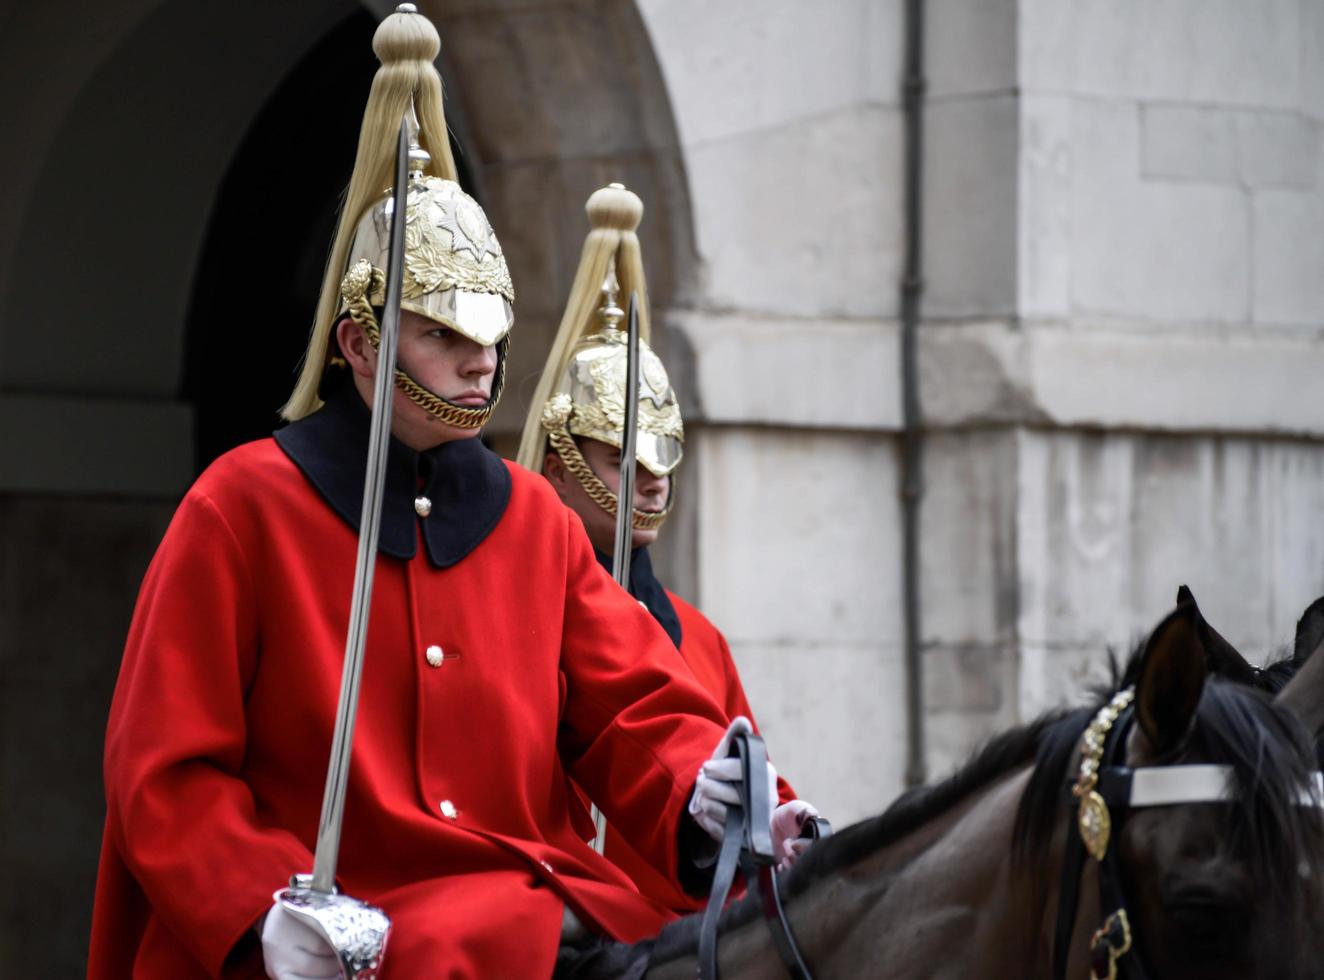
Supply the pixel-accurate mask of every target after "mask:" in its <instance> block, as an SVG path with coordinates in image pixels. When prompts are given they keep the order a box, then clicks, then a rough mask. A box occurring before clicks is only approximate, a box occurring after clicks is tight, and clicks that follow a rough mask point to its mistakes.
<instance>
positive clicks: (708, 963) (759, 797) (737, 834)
mask: <svg viewBox="0 0 1324 980" xmlns="http://www.w3.org/2000/svg"><path fill="white" fill-rule="evenodd" d="M730 755H731V756H733V757H736V756H738V757H739V758H740V770H741V780H740V804H739V805H729V806H727V809H726V826H725V828H724V830H723V834H722V848H721V850H720V851H719V852H718V855H717V868H716V870H715V871H714V872H713V884H712V889H711V890H710V891H709V894H708V906H707V908H705V909H704V912H703V920H702V922H701V923H700V926H699V980H717V920H718V919H719V918H720V917H721V914H722V907H723V906H724V905H725V904H726V898H727V896H728V895H729V894H730V893H731V884H732V882H733V881H734V880H735V874H736V866H737V864H739V866H740V869H741V871H742V872H744V875H745V886H746V888H747V889H748V891H749V894H750V895H757V896H758V902H759V904H760V906H761V907H762V909H763V918H764V921H766V922H767V923H768V929H769V930H770V931H771V932H772V940H773V942H774V943H775V944H776V946H777V952H778V953H779V954H781V958H782V963H784V964H785V965H786V970H787V972H788V973H789V974H790V975H791V976H792V977H793V978H795V980H812V976H811V974H810V972H809V967H808V966H806V965H805V961H804V957H803V956H802V955H801V954H800V947H799V946H798V945H797V944H796V941H795V934H794V933H793V932H792V931H791V924H790V923H789V922H787V921H786V913H785V911H784V909H783V908H782V898H781V891H780V889H779V887H778V884H777V870H776V863H777V857H776V854H775V853H774V852H773V847H772V813H771V811H770V810H769V801H768V794H767V793H765V792H762V790H763V788H764V787H765V786H766V785H767V781H766V779H765V767H766V766H767V760H768V755H767V752H766V750H765V749H764V746H763V739H761V738H759V736H757V735H754V734H750V733H740V734H737V735H735V736H734V737H733V738H732V740H731V751H730ZM754 767H757V769H756V770H755V769H754ZM751 770H754V771H752V772H751ZM752 787H756V788H757V789H758V790H759V791H758V792H751V788H752ZM831 833H832V825H831V824H830V823H828V822H827V821H826V820H824V819H823V818H822V817H817V816H815V817H810V818H809V819H807V820H806V821H805V824H804V829H803V830H802V831H801V834H800V836H801V837H808V838H810V839H821V838H824V837H827V836H829V835H830V834H831Z"/></svg>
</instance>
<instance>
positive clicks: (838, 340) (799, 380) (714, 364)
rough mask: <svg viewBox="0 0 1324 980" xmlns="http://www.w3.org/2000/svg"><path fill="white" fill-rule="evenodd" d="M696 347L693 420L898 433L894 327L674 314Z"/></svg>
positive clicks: (671, 322)
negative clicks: (695, 413) (696, 417)
mask: <svg viewBox="0 0 1324 980" xmlns="http://www.w3.org/2000/svg"><path fill="white" fill-rule="evenodd" d="M667 324H668V326H669V327H670V328H672V329H676V330H679V331H681V332H683V333H684V334H685V336H686V338H687V339H688V341H689V345H690V349H691V350H692V351H693V358H694V367H695V386H694V387H695V391H694V394H695V395H696V396H697V399H696V400H697V401H698V405H697V411H698V417H699V418H702V419H705V420H707V421H708V422H716V423H723V424H746V423H755V422H757V423H762V424H768V423H771V424H774V425H785V426H793V427H810V428H839V429H894V428H896V427H898V426H899V425H900V423H901V401H900V398H901V395H900V387H901V382H900V366H899V361H898V358H899V352H898V349H897V343H898V337H897V329H896V324H895V323H892V322H888V321H864V320H808V319H806V320H788V319H784V318H780V317H758V316H748V315H740V314H719V313H701V312H698V311H688V310H676V311H673V312H672V313H671V314H670V315H669V316H668V317H667Z"/></svg>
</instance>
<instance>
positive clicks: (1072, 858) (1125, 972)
mask: <svg viewBox="0 0 1324 980" xmlns="http://www.w3.org/2000/svg"><path fill="white" fill-rule="evenodd" d="M1134 697H1135V689H1134V688H1127V689H1126V690H1125V691H1121V692H1120V693H1118V694H1117V695H1115V696H1114V697H1113V699H1112V700H1111V701H1110V702H1108V704H1106V705H1104V707H1103V708H1101V709H1100V710H1099V712H1098V714H1096V715H1095V716H1094V720H1093V721H1091V722H1090V724H1089V726H1088V727H1087V728H1086V729H1085V734H1084V735H1082V736H1081V747H1080V767H1079V770H1078V772H1077V774H1076V776H1075V779H1074V780H1073V784H1072V786H1071V790H1070V792H1071V798H1072V803H1073V806H1072V812H1073V813H1074V814H1075V816H1076V830H1075V832H1073V831H1072V830H1071V829H1068V831H1067V846H1066V854H1065V855H1064V857H1063V861H1062V881H1061V887H1060V888H1059V891H1058V908H1057V926H1056V929H1055V931H1054V938H1053V980H1066V975H1067V954H1068V952H1069V950H1070V948H1071V934H1072V932H1073V930H1074V927H1075V922H1076V906H1077V903H1078V900H1079V896H1080V879H1081V874H1082V872H1083V871H1084V868H1085V859H1086V857H1087V856H1088V857H1092V858H1094V860H1095V861H1096V862H1098V865H1099V908H1100V910H1102V913H1103V915H1104V920H1103V922H1102V923H1101V924H1100V925H1099V927H1098V928H1097V929H1096V930H1095V931H1094V934H1093V935H1092V936H1091V938H1090V978H1091V980H1117V978H1119V977H1120V978H1122V980H1149V977H1150V974H1149V973H1148V972H1147V971H1146V970H1145V966H1144V961H1143V960H1141V958H1140V953H1139V952H1138V951H1137V950H1135V949H1134V943H1133V941H1132V940H1133V935H1132V931H1131V918H1130V915H1129V913H1128V912H1127V908H1126V891H1125V889H1124V887H1123V884H1122V882H1123V878H1122V869H1121V864H1120V861H1119V860H1118V857H1117V848H1115V847H1109V842H1110V840H1111V839H1112V837H1113V836H1114V832H1115V831H1116V829H1117V828H1118V827H1119V826H1120V823H1121V820H1122V818H1123V817H1124V816H1125V814H1126V813H1127V812H1129V811H1130V810H1134V809H1138V808H1140V807H1150V806H1176V805H1181V804H1187V803H1221V802H1225V801H1227V800H1228V799H1229V798H1230V796H1231V791H1232V767H1231V766H1224V765H1172V766H1137V767H1135V768H1128V767H1127V766H1126V765H1124V762H1125V752H1126V749H1125V746H1126V741H1127V734H1128V732H1129V731H1130V728H1131V725H1132V724H1133V723H1134V721H1135V709H1134V708H1133V706H1132V704H1131V702H1132V700H1133V699H1134ZM1297 803H1298V805H1301V806H1314V807H1319V806H1324V775H1321V773H1320V772H1318V771H1316V772H1315V773H1314V777H1313V780H1312V783H1311V786H1310V787H1307V788H1304V789H1303V790H1302V792H1301V796H1300V798H1299V799H1298V800H1297ZM1128 954H1129V955H1128Z"/></svg>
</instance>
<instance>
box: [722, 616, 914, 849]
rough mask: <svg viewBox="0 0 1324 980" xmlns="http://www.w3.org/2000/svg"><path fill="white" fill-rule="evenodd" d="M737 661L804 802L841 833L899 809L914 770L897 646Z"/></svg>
mask: <svg viewBox="0 0 1324 980" xmlns="http://www.w3.org/2000/svg"><path fill="white" fill-rule="evenodd" d="M732 656H733V657H734V659H735V661H736V665H737V666H738V668H739V670H740V676H741V679H742V681H743V682H744V685H745V692H746V694H748V695H749V701H750V707H751V708H752V709H753V711H754V716H755V718H756V719H757V720H758V723H759V728H760V730H761V731H762V733H763V735H764V737H765V738H766V740H767V744H768V752H769V754H770V756H771V758H772V761H773V764H774V765H775V766H776V767H777V771H778V772H779V773H781V774H782V775H784V776H785V777H786V778H787V779H788V780H789V781H790V783H791V785H792V786H794V787H795V790H796V792H797V793H798V794H799V795H800V796H801V797H802V798H803V799H806V800H809V801H810V802H812V803H813V804H814V805H815V806H816V807H818V809H819V811H820V812H821V813H822V814H823V815H824V816H826V817H827V818H828V819H829V820H831V821H832V823H833V825H834V826H835V827H838V828H840V827H845V826H846V825H848V824H850V823H853V822H855V821H856V820H863V819H864V818H865V817H870V816H873V815H875V814H877V813H881V812H882V811H883V809H884V808H885V807H886V806H887V805H888V804H889V803H891V802H892V800H893V799H894V798H895V797H896V795H897V794H898V793H899V792H900V791H901V789H902V787H903V783H904V778H905V761H906V755H905V739H906V709H905V687H904V685H903V684H902V682H901V680H900V678H901V677H902V676H903V670H904V668H903V665H902V662H901V654H900V651H899V650H898V648H897V647H896V646H895V645H893V644H889V643H885V642H884V643H875V644H863V645H837V644H832V643H803V644H798V645H797V646H795V647H794V648H786V647H770V646H765V645H763V644H751V643H733V644H732ZM810 733H812V736H813V737H812V738H809V737H806V736H807V735H809V734H810Z"/></svg>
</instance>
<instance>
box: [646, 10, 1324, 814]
mask: <svg viewBox="0 0 1324 980" xmlns="http://www.w3.org/2000/svg"><path fill="white" fill-rule="evenodd" d="M696 6H697V5H695V4H687V3H675V2H661V0H645V2H642V3H641V4H640V7H641V9H642V10H643V12H644V16H645V19H646V22H647V24H648V27H649V30H650V33H651V34H652V37H653V41H654V46H655V48H656V50H657V52H658V60H659V63H660V65H661V69H662V72H663V75H664V77H665V79H666V81H667V86H668V90H669V92H670V95H671V99H672V102H673V107H674V111H675V114H676V120H677V127H678V131H679V133H680V137H681V141H682V144H683V150H684V161H685V166H686V172H687V174H688V176H689V179H690V183H691V190H692V199H693V204H694V221H695V228H696V241H697V245H698V251H699V260H700V263H701V277H700V282H701V288H700V289H699V291H698V292H697V293H696V294H695V295H692V296H678V297H677V299H676V301H675V307H674V308H673V309H672V310H671V311H670V317H669V322H670V323H671V324H672V325H674V326H676V327H678V328H679V329H680V330H681V331H683V333H684V335H685V336H686V337H687V338H689V341H690V343H691V345H692V348H693V360H694V372H695V373H694V386H695V389H696V392H697V394H696V396H695V403H696V409H697V411H696V412H694V413H692V414H691V416H690V417H688V418H687V426H688V427H689V430H690V431H691V432H695V431H697V432H698V433H699V435H698V440H699V441H700V442H701V446H702V449H701V453H700V454H699V465H700V466H701V467H703V470H704V472H703V473H702V475H701V476H700V489H699V493H700V495H701V499H700V500H699V502H698V505H697V510H698V514H699V516H698V526H697V534H696V548H697V552H698V558H697V567H698V569H699V578H698V582H697V586H696V595H695V596H694V598H695V599H696V600H697V601H698V603H699V604H700V606H701V607H702V608H703V609H704V610H705V611H706V612H707V613H708V614H709V616H710V617H711V618H712V619H713V620H714V621H715V622H716V623H717V624H718V625H719V626H720V627H722V628H724V629H726V630H727V632H728V635H729V636H730V637H731V638H732V641H733V647H734V649H735V650H736V656H737V658H738V661H739V663H740V665H741V667H742V671H743V672H744V676H745V682H746V685H747V687H748V688H749V690H750V692H751V697H752V699H753V702H754V707H755V710H756V711H757V712H758V713H759V715H760V720H761V722H762V723H763V725H764V727H765V728H766V729H767V731H768V734H769V736H770V741H771V743H772V746H773V748H774V750H775V751H776V753H777V758H778V761H779V762H780V763H781V765H782V769H783V771H784V772H786V773H787V774H788V775H789V776H790V777H791V778H792V779H793V780H794V781H796V782H797V785H799V786H800V787H801V789H802V790H803V791H804V792H805V794H806V795H808V796H810V797H811V798H813V799H815V800H816V801H818V802H819V803H820V805H823V806H825V807H827V808H828V809H829V810H830V811H831V812H832V813H833V815H834V816H835V817H839V818H841V819H846V820H849V819H852V818H854V817H859V816H863V815H864V814H865V813H867V812H869V811H870V810H871V809H873V808H876V806H877V805H878V804H879V802H880V801H883V800H885V799H887V798H888V797H889V796H890V795H891V794H893V793H894V792H895V791H896V790H897V789H898V788H900V785H901V772H902V768H903V765H904V759H905V745H904V734H905V729H904V715H903V709H904V704H903V701H902V697H901V691H902V686H903V683H904V673H903V671H902V668H901V660H900V656H901V654H900V649H901V638H902V623H901V619H900V608H899V602H900V595H901V580H900V555H899V541H900V529H899V521H900V510H899V507H898V503H897V490H898V471H897V457H896V448H895V433H896V431H897V429H898V428H899V421H900V418H899V410H898V397H899V396H898V387H899V373H898V360H897V325H896V320H895V317H896V314H897V296H898V282H899V277H900V262H901V258H902V256H901V251H900V250H901V244H902V224H901V161H902V152H903V148H902V144H901V118H900V113H899V109H898V105H897V101H898V100H897V93H898V92H899V89H900V70H901V53H902V51H901V43H902V42H901V37H902V18H901V4H900V3H898V2H894V0H884V2H874V3H868V2H847V0H841V2H834V3H829V4H827V5H825V6H824V7H822V9H820V8H819V7H818V6H816V7H815V8H814V9H813V10H812V11H811V10H809V9H807V8H805V7H804V6H803V5H800V4H794V3H771V4H770V3H753V2H749V3H728V4H723V5H722V6H721V9H720V13H715V14H714V13H712V12H711V11H710V8H709V7H708V6H705V11H704V12H705V18H704V29H702V30H696V29H695V27H694V24H695V23H696V22H697V20H698V18H697V16H696V14H695V9H696ZM926 16H927V42H926V52H925V55H926V59H927V74H928V82H929V86H928V91H927V101H926V105H925V128H924V140H925V148H924V154H925V157H924V196H923V205H924V239H923V241H924V249H923V257H924V266H925V268H924V274H925V286H926V288H925V293H924V298H923V304H924V305H923V310H924V318H925V319H924V324H923V327H922V334H921V337H922V339H921V349H920V368H921V396H922V404H923V413H924V417H925V422H926V425H927V426H928V437H927V440H926V445H925V464H924V465H925V477H926V478H925V485H926V491H925V498H924V504H923V512H922V519H921V554H922V558H921V566H922V568H921V581H922V589H923V593H922V594H923V608H922V620H923V641H924V672H925V679H926V705H927V708H926V723H927V737H928V750H929V751H928V761H929V764H930V771H931V772H932V773H933V774H940V773H941V772H943V771H945V770H946V769H947V768H949V767H950V766H952V765H953V764H955V763H956V762H957V761H959V759H961V758H962V757H963V756H964V755H965V754H966V753H967V752H968V751H969V750H970V749H971V748H972V747H973V746H974V745H975V744H977V743H978V742H979V741H980V740H981V739H982V738H984V737H986V736H987V735H988V734H990V733H991V732H994V731H997V730H999V729H1000V728H1003V727H1005V726H1007V725H1009V724H1012V723H1015V722H1018V721H1020V720H1023V719H1026V718H1027V717H1029V716H1031V715H1033V714H1034V713H1035V712H1037V711H1039V710H1040V709H1042V708H1044V707H1046V706H1048V705H1052V704H1056V703H1058V702H1060V701H1061V700H1062V699H1065V698H1070V697H1073V696H1077V697H1078V696H1080V694H1081V692H1082V689H1083V686H1084V685H1085V684H1086V683H1089V682H1093V681H1094V680H1097V679H1099V678H1100V677H1101V676H1102V675H1103V674H1104V672H1106V669H1107V663H1108V659H1107V658H1108V651H1109V649H1110V648H1111V649H1113V650H1115V651H1116V652H1117V653H1119V654H1124V653H1125V652H1127V651H1128V650H1129V649H1130V647H1131V645H1132V644H1133V643H1134V642H1135V641H1136V640H1137V639H1138V638H1139V637H1140V636H1141V635H1143V632H1144V631H1145V630H1146V629H1148V628H1149V627H1150V626H1152V625H1153V623H1154V622H1155V621H1156V620H1157V618H1158V616H1159V615H1160V614H1161V613H1162V612H1163V611H1164V610H1165V609H1166V608H1168V606H1169V605H1170V604H1171V602H1172V598H1173V595H1174V594H1175V590H1176V587H1177V585H1178V584H1180V583H1182V582H1186V583H1189V584H1190V585H1191V586H1192V588H1194V589H1195V591H1196V593H1197V595H1198V596H1200V598H1201V601H1202V604H1203V605H1204V606H1205V607H1206V609H1207V612H1208V613H1209V615H1210V616H1211V617H1212V618H1213V619H1214V620H1215V621H1216V622H1217V623H1218V625H1219V628H1220V629H1222V630H1223V631H1224V632H1225V633H1226V634H1227V635H1228V636H1229V637H1230V638H1231V639H1233V640H1234V642H1237V643H1240V644H1242V645H1243V649H1245V650H1246V652H1248V653H1249V654H1251V655H1253V656H1259V657H1261V658H1262V657H1263V656H1266V655H1268V653H1269V651H1270V650H1271V649H1272V648H1273V647H1274V645H1275V644H1277V643H1281V642H1283V641H1285V640H1286V639H1287V638H1288V637H1289V636H1290V635H1291V629H1292V625H1293V622H1294V619H1295V617H1296V615H1297V614H1299V612H1300V610H1301V609H1302V608H1303V607H1304V605H1305V604H1306V602H1307V600H1308V599H1310V598H1312V597H1313V596H1315V595H1317V594H1319V593H1321V592H1324V561H1321V557H1324V526H1321V525H1320V524H1319V522H1318V520H1316V519H1315V516H1314V515H1317V514H1318V512H1319V509H1318V507H1319V503H1320V500H1319V491H1318V489H1317V488H1318V485H1319V484H1318V475H1319V474H1318V470H1319V467H1320V465H1321V460H1322V459H1324V446H1322V445H1321V439H1322V438H1324V401H1321V400H1320V399H1318V398H1314V397H1312V396H1311V390H1312V387H1313V379H1315V378H1317V377H1319V376H1320V373H1321V370H1324V343H1322V341H1324V234H1321V233H1320V231H1319V229H1320V228H1321V227H1324V221H1321V218H1324V214H1321V208H1322V207H1324V184H1322V183H1321V180H1320V175H1321V167H1324V156H1322V155H1321V142H1320V130H1321V120H1322V118H1324V112H1322V110H1321V104H1322V103H1324V68H1321V65H1322V64H1324V60H1322V59H1321V57H1320V55H1321V53H1324V2H1321V0H1270V2H1266V3H1263V4H1243V3H1236V2H1230V0H1229V2H1217V3H1209V2H1203V0H1174V2H1171V3H1164V4H1152V3H1148V2H1146V0H1126V2H1122V3H1117V2H1113V0H1109V2H1103V0H936V2H931V3H929V4H927V5H926ZM733 38H738V39H739V42H738V43H735V42H733V41H732V39H733ZM732 497H734V498H735V500H734V501H732V499H731V498H732ZM803 734H812V735H813V736H814V738H815V740H816V741H815V745H814V748H812V749H810V748H808V747H807V745H806V741H805V740H804V739H799V738H798V736H800V735H803ZM880 746H881V747H882V758H881V759H880V758H879V756H878V754H877V753H878V749H879V747H880Z"/></svg>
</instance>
